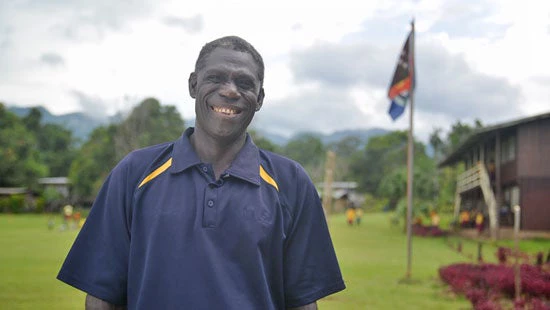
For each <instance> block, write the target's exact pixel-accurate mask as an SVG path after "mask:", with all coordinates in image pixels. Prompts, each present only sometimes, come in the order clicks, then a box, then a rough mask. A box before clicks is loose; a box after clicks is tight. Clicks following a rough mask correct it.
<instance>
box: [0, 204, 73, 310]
mask: <svg viewBox="0 0 550 310" xmlns="http://www.w3.org/2000/svg"><path fill="white" fill-rule="evenodd" d="M48 219H49V217H48V216H44V215H0V236H1V238H0V249H1V252H0V309H83V308H84V294H83V293H81V292H79V291H77V290H75V289H73V288H71V287H70V286H68V285H65V284H63V283H61V282H60V281H58V280H56V279H55V277H56V275H57V271H58V270H59V267H61V264H62V263H63V259H64V257H65V255H66V254H67V252H68V251H69V248H70V246H71V244H72V242H73V240H74V238H75V236H76V231H60V230H59V229H58V228H57V227H56V228H55V229H52V230H49V229H48ZM56 220H57V225H59V224H60V223H61V216H58V217H57V218H56Z"/></svg>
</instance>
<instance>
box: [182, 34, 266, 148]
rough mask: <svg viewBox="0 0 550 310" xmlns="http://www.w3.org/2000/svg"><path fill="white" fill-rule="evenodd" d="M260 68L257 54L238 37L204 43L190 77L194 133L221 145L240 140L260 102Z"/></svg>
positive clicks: (261, 73)
mask: <svg viewBox="0 0 550 310" xmlns="http://www.w3.org/2000/svg"><path fill="white" fill-rule="evenodd" d="M263 66H264V65H263V61H262V57H261V56H260V54H259V53H258V52H257V51H256V49H254V47H252V45H250V43H248V42H246V41H245V40H243V39H241V38H238V37H224V38H221V39H217V40H215V41H212V42H210V43H208V44H206V45H205V46H204V47H203V49H202V50H201V52H200V55H199V57H198V59H197V62H196V65H195V72H192V73H191V75H190V76H189V94H190V95H191V97H192V98H194V99H195V113H196V122H195V132H197V133H199V132H200V134H201V135H202V134H205V135H208V136H210V137H211V138H213V139H216V140H218V141H220V142H223V143H225V142H229V143H230V142H231V141H235V139H237V138H238V137H242V136H243V135H244V134H245V133H246V129H247V127H248V125H249V124H250V122H251V121H252V119H253V117H254V114H255V113H256V112H257V111H259V110H260V108H261V106H262V103H263V99H264V90H263V72H264V67H263Z"/></svg>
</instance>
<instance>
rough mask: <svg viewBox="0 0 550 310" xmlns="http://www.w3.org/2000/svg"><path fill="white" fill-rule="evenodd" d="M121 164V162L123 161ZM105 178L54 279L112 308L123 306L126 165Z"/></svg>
mask: <svg viewBox="0 0 550 310" xmlns="http://www.w3.org/2000/svg"><path fill="white" fill-rule="evenodd" d="M123 162H124V161H123ZM123 162H121V163H120V164H119V165H117V167H116V168H115V169H113V171H112V172H111V174H110V175H109V176H108V177H107V179H106V181H105V183H104V184H103V186H102V188H101V190H100V191H99V194H98V196H97V198H96V200H95V201H94V204H93V206H92V209H91V211H90V214H89V216H88V217H87V219H86V222H85V224H84V226H83V227H82V230H81V231H80V233H79V234H78V236H77V238H76V240H75V242H74V244H73V246H72V248H71V250H70V251H69V254H68V255H67V258H66V259H65V262H64V263H63V266H62V267H61V270H60V271H59V274H58V275H57V278H58V279H59V280H61V281H63V282H65V283H67V284H69V285H72V286H74V287H76V288H78V289H80V290H82V291H84V292H86V293H88V294H90V295H92V296H94V297H97V298H100V299H103V300H105V301H108V302H110V303H112V304H115V305H124V304H126V291H127V290H126V287H127V273H128V253H129V247H130V233H129V227H128V223H129V221H128V214H127V210H128V209H129V208H128V205H129V203H130V202H131V197H132V196H133V193H132V192H129V191H128V189H127V187H128V182H127V170H128V169H126V166H125V165H124V164H123Z"/></svg>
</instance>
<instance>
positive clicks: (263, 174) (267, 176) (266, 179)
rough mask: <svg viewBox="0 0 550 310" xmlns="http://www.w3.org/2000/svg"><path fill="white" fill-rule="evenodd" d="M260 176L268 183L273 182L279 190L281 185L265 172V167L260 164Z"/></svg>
mask: <svg viewBox="0 0 550 310" xmlns="http://www.w3.org/2000/svg"><path fill="white" fill-rule="evenodd" d="M260 177H261V178H262V179H263V180H264V181H266V182H267V183H268V184H271V185H272V186H273V187H275V189H276V190H277V191H279V186H278V185H277V182H275V180H273V178H272V177H271V176H270V175H269V174H267V172H265V170H264V167H262V166H261V165H260Z"/></svg>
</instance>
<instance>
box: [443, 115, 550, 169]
mask: <svg viewBox="0 0 550 310" xmlns="http://www.w3.org/2000/svg"><path fill="white" fill-rule="evenodd" d="M547 118H550V112H548V113H544V114H538V115H535V116H530V117H525V118H521V119H516V120H512V121H509V122H505V123H500V124H496V125H493V126H487V127H483V128H480V129H478V130H476V131H474V132H473V133H472V134H471V135H470V136H468V137H467V138H466V139H464V141H462V143H461V144H460V145H459V146H458V147H457V148H456V149H455V150H453V152H452V153H450V154H449V155H447V157H446V158H444V159H443V160H442V161H440V162H439V164H438V166H439V167H444V166H449V165H452V164H454V163H456V162H457V161H459V160H461V158H462V155H464V153H465V152H467V151H469V150H470V149H471V147H472V146H474V145H477V144H478V143H479V142H481V141H483V140H485V139H486V138H488V137H490V136H493V135H495V134H496V133H497V132H498V131H502V130H506V129H512V128H514V127H517V126H519V125H523V124H527V123H531V122H534V121H538V120H543V119H547Z"/></svg>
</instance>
